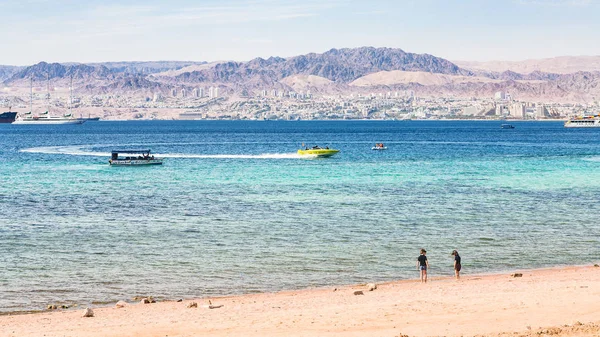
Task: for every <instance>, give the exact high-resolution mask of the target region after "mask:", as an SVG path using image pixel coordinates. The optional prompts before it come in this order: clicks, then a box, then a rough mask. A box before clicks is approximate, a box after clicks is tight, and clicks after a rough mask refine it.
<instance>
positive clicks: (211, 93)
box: [208, 87, 215, 98]
mask: <svg viewBox="0 0 600 337" xmlns="http://www.w3.org/2000/svg"><path fill="white" fill-rule="evenodd" d="M208 98H215V88H213V87H210V88H208Z"/></svg>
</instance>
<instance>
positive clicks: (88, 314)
mask: <svg viewBox="0 0 600 337" xmlns="http://www.w3.org/2000/svg"><path fill="white" fill-rule="evenodd" d="M83 317H94V310H92V309H90V308H85V310H84V311H83Z"/></svg>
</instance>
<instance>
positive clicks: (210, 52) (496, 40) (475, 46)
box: [0, 0, 600, 66]
mask: <svg viewBox="0 0 600 337" xmlns="http://www.w3.org/2000/svg"><path fill="white" fill-rule="evenodd" d="M0 11H2V12H4V13H9V15H8V16H7V17H9V18H10V21H9V24H10V26H11V29H10V30H6V29H5V30H2V32H0V41H2V42H3V45H4V46H8V48H6V49H7V51H5V52H4V53H3V55H2V56H0V64H4V65H20V66H22V65H30V64H34V63H37V62H40V61H47V62H81V63H91V62H111V61H113V62H116V61H152V60H185V61H207V62H212V61H219V60H235V61H247V60H250V59H253V58H255V57H265V58H266V57H270V56H280V57H290V56H295V55H300V54H306V53H310V52H317V53H322V52H324V51H326V50H329V49H331V48H354V47H360V46H375V47H391V48H401V49H403V50H405V51H408V52H413V53H427V54H432V55H435V56H438V57H442V58H446V59H449V60H457V61H458V60H469V61H490V60H524V59H532V58H547V57H556V56H563V55H600V46H599V45H597V44H595V43H594V41H595V40H596V39H597V33H596V32H597V31H598V30H599V29H600V23H598V22H597V20H595V17H596V16H597V15H598V14H599V13H600V1H598V0H505V1H476V0H468V1H463V2H460V3H447V2H443V1H434V0H425V1H413V0H410V1H397V2H394V1H382V0H376V1H372V2H369V4H368V5H366V4H364V3H363V2H360V1H355V0H333V1H328V2H323V1H315V0H304V1H297V0H288V1H273V0H254V1H222V2H217V1H212V0H210V1H203V2H201V3H194V2H192V1H187V0H176V1H171V2H169V5H166V4H164V3H161V2H160V1H144V2H141V1H132V2H130V3H129V4H127V5H121V4H118V3H117V2H116V1H112V0H110V1H89V2H86V3H85V4H82V3H79V2H75V1H72V0H57V1H46V0H28V1H13V0H9V1H4V2H2V3H0ZM457 46H460V48H457Z"/></svg>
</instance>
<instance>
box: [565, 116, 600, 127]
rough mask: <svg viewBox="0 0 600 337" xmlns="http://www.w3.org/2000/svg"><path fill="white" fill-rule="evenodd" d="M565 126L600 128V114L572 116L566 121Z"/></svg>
mask: <svg viewBox="0 0 600 337" xmlns="http://www.w3.org/2000/svg"><path fill="white" fill-rule="evenodd" d="M565 128H600V115H593V116H581V117H575V118H571V119H569V120H567V121H566V122H565Z"/></svg>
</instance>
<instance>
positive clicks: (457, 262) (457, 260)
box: [452, 250, 462, 280]
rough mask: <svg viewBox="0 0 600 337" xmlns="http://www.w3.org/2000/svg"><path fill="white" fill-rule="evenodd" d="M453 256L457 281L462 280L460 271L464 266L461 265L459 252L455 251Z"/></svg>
mask: <svg viewBox="0 0 600 337" xmlns="http://www.w3.org/2000/svg"><path fill="white" fill-rule="evenodd" d="M452 256H454V275H455V276H456V279H457V280H458V279H459V278H460V269H461V268H462V266H461V264H460V255H458V251H456V250H453V251H452Z"/></svg>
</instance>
